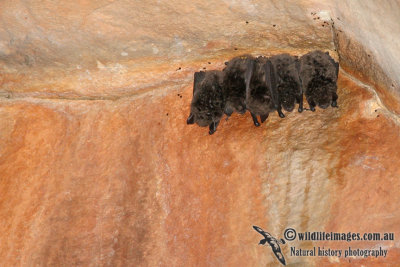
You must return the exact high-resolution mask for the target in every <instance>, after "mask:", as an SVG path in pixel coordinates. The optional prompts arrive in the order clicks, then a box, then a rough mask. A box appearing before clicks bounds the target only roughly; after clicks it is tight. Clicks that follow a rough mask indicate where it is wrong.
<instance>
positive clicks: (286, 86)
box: [269, 54, 303, 117]
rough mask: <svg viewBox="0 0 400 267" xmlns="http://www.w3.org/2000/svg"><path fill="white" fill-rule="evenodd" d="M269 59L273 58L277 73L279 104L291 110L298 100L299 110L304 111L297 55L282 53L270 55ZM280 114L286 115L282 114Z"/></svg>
mask: <svg viewBox="0 0 400 267" xmlns="http://www.w3.org/2000/svg"><path fill="white" fill-rule="evenodd" d="M269 60H271V62H272V65H273V66H274V70H275V74H276V79H277V91H278V95H279V100H278V101H279V106H280V107H283V108H284V109H285V110H286V111H289V112H291V111H292V110H293V109H294V106H295V103H296V102H297V103H299V109H298V111H299V112H302V111H303V91H302V87H301V83H300V78H299V71H298V68H299V61H298V59H297V57H293V56H291V55H289V54H280V55H276V56H272V57H270V58H269ZM278 112H279V111H278ZM282 115H283V114H282ZM279 116H280V117H284V115H283V116H281V114H279Z"/></svg>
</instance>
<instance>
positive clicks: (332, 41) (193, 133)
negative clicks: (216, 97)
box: [0, 0, 400, 266]
mask: <svg viewBox="0 0 400 267" xmlns="http://www.w3.org/2000/svg"><path fill="white" fill-rule="evenodd" d="M398 5H399V4H398V3H397V2H395V1H391V2H387V3H377V2H373V1H352V2H349V3H343V1H305V0H304V1H296V3H294V2H292V1H213V2H212V3H211V2H210V3H204V2H203V1H190V3H189V2H187V1H69V2H65V1H2V2H1V3H0V22H1V23H0V121H1V123H0V192H1V194H0V218H1V222H2V223H1V224H0V257H1V259H2V260H1V262H2V264H4V265H5V266H32V265H39V266H47V265H49V266H59V265H65V266H70V265H78V266H127V265H128V266H132V265H135V266H136V265H138V266H184V265H188V266H193V265H195V266H227V265H230V266H265V265H267V266H276V264H278V263H277V260H276V258H275V257H274V255H273V254H272V252H271V249H270V248H268V247H263V246H258V245H257V244H258V241H259V240H260V239H261V236H260V235H259V234H258V233H257V232H255V231H254V230H253V229H252V225H258V226H260V227H262V228H263V229H265V230H266V231H268V232H270V233H271V234H272V235H274V236H275V237H277V238H281V237H283V232H284V230H285V229H286V228H289V227H291V228H294V229H296V230H297V231H299V232H300V231H326V232H335V231H336V232H345V233H347V232H350V231H351V232H360V233H364V232H380V233H384V232H394V233H395V237H396V236H399V234H400V231H399V228H398V225H400V214H399V212H398V210H397V209H398V206H399V204H400V197H399V194H398V192H399V191H400V181H399V175H400V168H399V167H398V162H399V158H400V156H399V153H398V151H399V149H400V139H399V135H400V128H399V118H398V110H399V109H398V105H399V101H398V99H399V98H398V94H399V87H398V86H399V80H398V79H399V78H398V77H399V74H400V68H399V64H398V63H397V59H400V56H399V52H398V51H397V50H396V44H398V41H399V37H398V36H400V35H399V34H396V33H398V32H399V22H398V20H397V18H396V14H397V13H398V12H397V11H399V10H400V9H399V6H398ZM383 14H384V15H383ZM331 19H332V20H333V22H334V27H331V26H332V20H331ZM246 22H247V23H246ZM328 24H329V25H328ZM323 25H324V26H323ZM312 49H321V50H325V51H329V52H330V54H331V55H333V56H334V57H335V58H336V59H340V64H341V71H340V74H339V82H338V88H339V89H338V94H339V102H338V103H339V109H332V108H329V109H326V110H317V111H316V112H315V113H312V112H307V111H306V112H304V113H302V114H299V113H297V112H293V113H286V118H284V119H280V118H279V117H278V116H277V114H271V115H270V118H269V119H268V120H267V123H266V124H263V125H262V126H261V127H259V128H255V127H254V126H253V125H252V120H251V117H250V116H249V115H248V114H246V115H243V116H241V115H234V116H232V117H231V118H230V119H229V120H228V121H222V122H221V125H220V126H219V128H218V131H217V132H216V133H215V134H214V135H213V136H209V135H208V131H207V129H205V128H200V127H197V126H188V125H186V123H185V121H186V118H187V116H188V114H189V105H190V101H191V94H192V82H193V73H194V72H195V71H198V70H201V69H204V68H205V69H207V70H209V69H222V68H223V66H224V62H225V61H226V60H229V59H230V58H232V57H234V56H235V55H241V54H246V53H250V54H253V55H273V54H277V53H282V52H288V53H290V54H294V55H302V54H304V53H306V52H307V51H310V50H312ZM392 84H393V86H392ZM293 246H296V247H298V248H303V249H306V248H312V247H314V246H316V247H318V246H321V247H322V246H325V247H330V248H335V249H346V248H348V247H349V246H351V247H352V248H354V249H356V248H360V249H371V248H375V249H376V248H379V247H381V248H383V249H388V255H387V257H386V258H382V257H380V258H373V257H369V258H363V257H352V258H346V259H344V258H337V257H296V256H292V255H291V254H290V247H293ZM281 247H282V251H283V254H284V255H285V258H286V261H287V263H288V265H293V266H330V265H336V264H341V265H343V266H346V265H354V264H355V265H356V266H361V265H364V266H381V265H384V264H386V265H388V266H390V265H392V266H393V265H395V264H396V263H397V262H398V261H399V258H400V251H399V241H398V239H395V240H394V241H379V242H377V241H374V242H366V241H353V242H350V243H348V242H335V243H332V242H328V241H326V242H311V241H310V242H299V241H293V242H288V243H287V244H286V245H281Z"/></svg>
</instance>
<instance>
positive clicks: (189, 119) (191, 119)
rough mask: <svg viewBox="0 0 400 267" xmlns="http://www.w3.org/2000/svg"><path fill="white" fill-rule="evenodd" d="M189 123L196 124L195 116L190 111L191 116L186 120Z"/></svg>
mask: <svg viewBox="0 0 400 267" xmlns="http://www.w3.org/2000/svg"><path fill="white" fill-rule="evenodd" d="M186 123H187V124H194V116H193V114H192V113H190V115H189V117H188V118H187V121H186Z"/></svg>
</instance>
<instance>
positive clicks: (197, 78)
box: [193, 71, 206, 94]
mask: <svg viewBox="0 0 400 267" xmlns="http://www.w3.org/2000/svg"><path fill="white" fill-rule="evenodd" d="M205 77H206V73H205V72H204V71H199V72H195V73H194V84H193V94H194V93H195V92H196V90H197V88H198V87H199V85H200V83H201V82H202V81H203V80H204V78H205Z"/></svg>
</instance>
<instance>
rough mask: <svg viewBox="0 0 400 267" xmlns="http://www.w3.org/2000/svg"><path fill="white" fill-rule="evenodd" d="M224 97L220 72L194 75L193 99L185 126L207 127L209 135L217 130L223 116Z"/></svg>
mask: <svg viewBox="0 0 400 267" xmlns="http://www.w3.org/2000/svg"><path fill="white" fill-rule="evenodd" d="M224 109H225V97H224V91H223V88H222V72H221V71H200V72H196V73H195V74H194V85H193V99H192V103H191V109H190V115H189V117H188V119H187V124H194V123H197V124H198V125H199V126H201V127H205V126H209V134H213V133H214V132H215V131H216V130H217V126H218V124H219V122H220V120H221V118H222V116H223V115H224Z"/></svg>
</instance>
